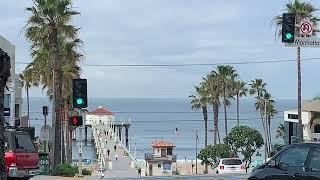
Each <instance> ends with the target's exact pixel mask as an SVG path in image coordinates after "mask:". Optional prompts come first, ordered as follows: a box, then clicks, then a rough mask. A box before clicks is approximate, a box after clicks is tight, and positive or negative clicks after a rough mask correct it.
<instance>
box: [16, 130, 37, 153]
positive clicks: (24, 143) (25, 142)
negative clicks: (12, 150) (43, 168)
mask: <svg viewBox="0 0 320 180" xmlns="http://www.w3.org/2000/svg"><path fill="white" fill-rule="evenodd" d="M14 141H15V147H16V150H18V151H24V152H35V151H36V149H35V148H34V145H33V143H32V141H31V138H30V137H29V136H28V135H27V134H15V135H14Z"/></svg>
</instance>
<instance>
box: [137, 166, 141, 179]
mask: <svg viewBox="0 0 320 180" xmlns="http://www.w3.org/2000/svg"><path fill="white" fill-rule="evenodd" d="M138 177H141V168H138Z"/></svg>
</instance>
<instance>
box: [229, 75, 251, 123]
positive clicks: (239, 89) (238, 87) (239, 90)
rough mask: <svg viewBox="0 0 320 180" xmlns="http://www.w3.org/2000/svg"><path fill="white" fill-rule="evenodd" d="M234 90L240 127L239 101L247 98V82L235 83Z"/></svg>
mask: <svg viewBox="0 0 320 180" xmlns="http://www.w3.org/2000/svg"><path fill="white" fill-rule="evenodd" d="M233 90H234V94H235V96H236V99H237V125H238V126H239V125H240V121H239V106H240V105H239V99H240V97H242V96H247V92H248V88H246V83H245V82H243V81H240V80H238V81H235V82H234V86H233Z"/></svg>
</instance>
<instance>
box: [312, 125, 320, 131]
mask: <svg viewBox="0 0 320 180" xmlns="http://www.w3.org/2000/svg"><path fill="white" fill-rule="evenodd" d="M313 132H314V133H320V125H319V124H317V125H314V129H313Z"/></svg>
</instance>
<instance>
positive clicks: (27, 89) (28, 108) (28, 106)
mask: <svg viewBox="0 0 320 180" xmlns="http://www.w3.org/2000/svg"><path fill="white" fill-rule="evenodd" d="M26 91H27V110H28V112H27V113H28V114H27V115H28V127H30V101H29V84H27V88H26Z"/></svg>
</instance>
